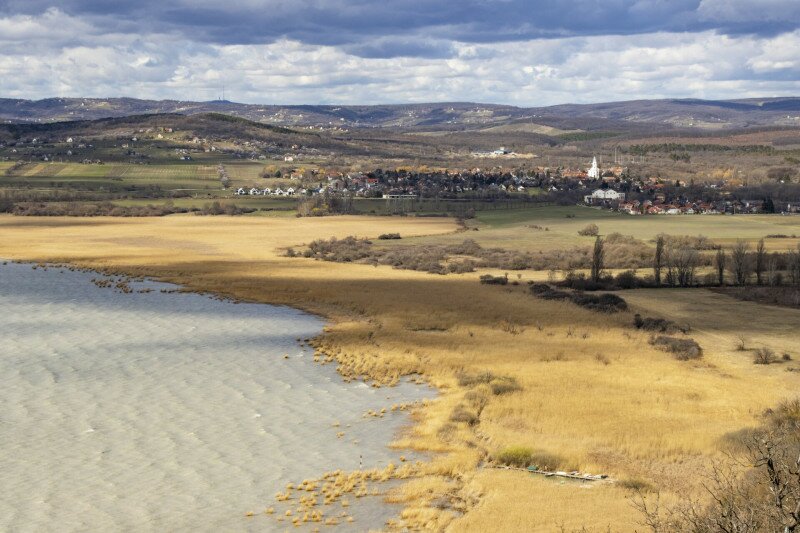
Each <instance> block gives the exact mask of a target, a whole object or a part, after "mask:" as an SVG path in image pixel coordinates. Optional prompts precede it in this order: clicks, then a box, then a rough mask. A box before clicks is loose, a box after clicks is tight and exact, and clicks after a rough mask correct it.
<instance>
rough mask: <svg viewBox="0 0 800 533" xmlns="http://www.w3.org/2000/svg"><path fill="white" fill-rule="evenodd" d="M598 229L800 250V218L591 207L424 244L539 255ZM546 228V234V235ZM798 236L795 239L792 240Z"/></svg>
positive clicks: (486, 215)
mask: <svg viewBox="0 0 800 533" xmlns="http://www.w3.org/2000/svg"><path fill="white" fill-rule="evenodd" d="M588 224H596V225H597V226H598V228H599V230H600V235H601V236H604V235H609V234H611V233H621V234H623V235H631V236H633V237H634V238H636V239H640V240H643V241H645V242H650V241H652V240H653V239H655V237H656V236H657V235H658V234H660V233H666V234H669V235H688V236H698V235H704V236H706V237H708V238H709V239H711V240H712V241H713V242H714V243H716V244H720V245H722V246H725V247H730V246H732V245H733V244H735V243H736V241H737V240H739V239H743V240H745V241H747V242H749V243H750V245H751V248H752V247H753V246H754V245H755V243H756V241H758V240H759V239H761V238H765V237H767V236H768V235H787V236H789V238H780V239H769V238H767V239H766V245H767V249H768V250H769V251H780V250H790V249H796V248H797V244H798V242H800V217H798V216H778V215H735V216H730V215H681V216H667V215H660V216H655V215H654V216H630V215H622V214H618V213H613V212H610V211H605V210H598V209H593V208H589V207H578V206H569V207H531V208H521V209H505V210H491V209H487V210H482V211H478V212H476V217H475V219H473V220H468V221H467V226H468V227H469V228H470V229H477V230H478V231H468V232H466V233H461V234H457V235H446V236H438V237H435V238H431V239H428V238H425V239H421V240H420V239H418V240H417V241H424V242H426V243H431V244H434V243H448V244H452V243H457V242H461V241H462V240H463V239H465V238H470V239H474V240H475V241H476V242H478V243H479V244H480V245H482V246H484V247H492V246H497V247H502V248H508V249H513V250H521V251H530V252H539V251H549V250H560V249H566V248H571V247H574V246H584V247H585V246H590V245H591V244H592V242H593V241H594V237H581V236H579V235H578V231H579V230H581V229H583V228H584V227H586V226H587V225H588ZM545 228H546V229H545ZM793 235H794V236H795V237H794V238H792V237H791V236H793Z"/></svg>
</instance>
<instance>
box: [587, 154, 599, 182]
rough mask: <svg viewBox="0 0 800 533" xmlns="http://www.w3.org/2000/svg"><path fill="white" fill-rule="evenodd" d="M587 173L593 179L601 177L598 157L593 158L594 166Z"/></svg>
mask: <svg viewBox="0 0 800 533" xmlns="http://www.w3.org/2000/svg"><path fill="white" fill-rule="evenodd" d="M586 174H587V175H588V176H589V177H590V178H592V179H598V178H599V177H600V169H599V168H598V167H597V157H593V158H592V168H590V169H589V170H588V171H587V172H586Z"/></svg>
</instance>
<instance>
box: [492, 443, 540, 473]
mask: <svg viewBox="0 0 800 533" xmlns="http://www.w3.org/2000/svg"><path fill="white" fill-rule="evenodd" d="M494 460H495V461H497V462H498V463H500V464H503V465H508V466H517V467H520V468H525V467H527V466H530V465H532V464H533V450H531V449H530V448H526V447H525V446H510V447H508V448H504V449H503V450H500V451H499V452H497V453H496V454H495V455H494Z"/></svg>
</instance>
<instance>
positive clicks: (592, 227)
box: [578, 224, 600, 237]
mask: <svg viewBox="0 0 800 533" xmlns="http://www.w3.org/2000/svg"><path fill="white" fill-rule="evenodd" d="M578 235H580V236H581V237H597V236H598V235H600V228H598V227H597V224H587V225H586V226H585V227H584V228H583V229H581V230H578Z"/></svg>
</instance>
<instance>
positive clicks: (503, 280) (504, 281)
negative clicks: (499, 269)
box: [480, 274, 508, 285]
mask: <svg viewBox="0 0 800 533" xmlns="http://www.w3.org/2000/svg"><path fill="white" fill-rule="evenodd" d="M480 280H481V283H483V284H484V285H508V276H507V275H506V276H492V275H491V274H484V275H483V276H481V278H480Z"/></svg>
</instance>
